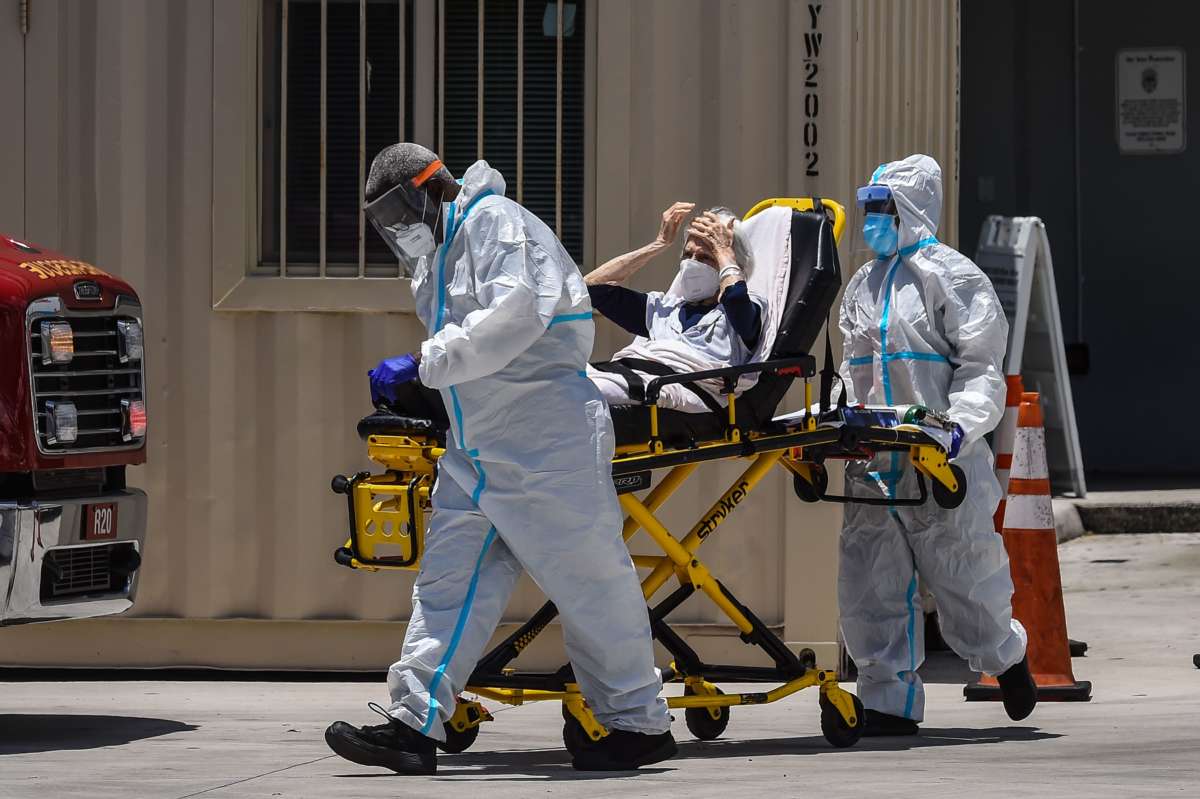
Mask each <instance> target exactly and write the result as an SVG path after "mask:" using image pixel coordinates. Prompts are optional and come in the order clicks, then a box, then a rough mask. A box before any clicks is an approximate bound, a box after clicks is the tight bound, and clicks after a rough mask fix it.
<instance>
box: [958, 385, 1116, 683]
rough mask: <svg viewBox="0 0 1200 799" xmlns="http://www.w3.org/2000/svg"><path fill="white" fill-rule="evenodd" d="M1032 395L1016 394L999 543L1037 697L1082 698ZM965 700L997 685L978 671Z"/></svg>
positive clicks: (1038, 415)
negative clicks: (1009, 572)
mask: <svg viewBox="0 0 1200 799" xmlns="http://www.w3.org/2000/svg"><path fill="white" fill-rule="evenodd" d="M1042 423H1043V420H1042V406H1041V402H1040V399H1039V397H1038V395H1037V394H1033V393H1026V394H1024V395H1023V396H1022V400H1021V407H1020V412H1019V414H1018V419H1017V432H1016V438H1015V441H1014V446H1013V460H1012V473H1011V476H1010V478H1009V481H1008V506H1007V508H1006V510H1005V512H1004V531H1003V533H1002V535H1003V536H1004V546H1005V549H1007V550H1008V560H1009V565H1010V568H1011V569H1012V579H1013V599H1012V606H1013V618H1015V619H1018V620H1019V621H1020V622H1021V623H1022V624H1024V625H1025V630H1026V631H1027V632H1028V633H1029V647H1028V649H1027V650H1026V655H1027V657H1028V658H1029V670H1030V671H1031V672H1033V680H1034V682H1035V683H1037V687H1038V700H1039V701H1060V702H1071V701H1074V702H1086V701H1088V700H1089V699H1091V698H1092V684H1091V683H1090V682H1079V681H1076V679H1075V675H1074V674H1073V673H1072V671H1071V652H1070V649H1069V648H1068V645H1067V613H1066V609H1065V608H1064V607H1063V595H1062V581H1061V579H1060V576H1059V571H1058V538H1057V536H1056V535H1055V532H1054V509H1053V507H1052V506H1051V504H1050V475H1049V470H1048V468H1047V466H1046V433H1045V430H1044V429H1043V427H1042ZM963 695H964V696H965V697H966V698H967V701H979V700H998V699H1000V686H999V684H997V682H996V680H995V678H993V677H989V676H987V675H984V677H983V679H981V680H980V681H979V682H978V683H976V684H974V685H968V686H967V687H966V688H964V689H963Z"/></svg>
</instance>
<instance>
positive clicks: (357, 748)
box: [325, 702, 437, 774]
mask: <svg viewBox="0 0 1200 799" xmlns="http://www.w3.org/2000/svg"><path fill="white" fill-rule="evenodd" d="M369 707H370V708H371V709H372V710H374V711H375V712H376V713H378V714H380V715H381V716H383V717H384V718H386V719H387V722H386V723H384V724H375V725H371V726H367V727H355V726H353V725H352V724H347V723H346V722H344V721H335V722H334V723H333V724H330V725H329V729H327V730H325V743H327V744H329V748H330V749H332V750H333V751H334V752H336V753H337V754H339V755H341V756H342V757H344V758H346V759H347V760H349V761H350V762H351V763H358V764H359V765H360V766H381V767H383V768H390V769H391V770H392V771H394V772H396V773H397V774H436V773H437V753H436V751H435V747H436V746H437V744H436V743H435V742H434V740H433V739H432V738H427V737H425V736H424V735H422V734H421V733H419V732H417V731H416V730H414V729H413V728H412V727H409V726H408V725H407V724H405V723H403V722H401V721H397V720H396V719H394V718H392V717H391V716H389V715H388V714H387V713H386V712H385V711H384V710H383V708H381V707H379V705H376V704H375V703H374V702H372V703H371V704H370V705H369Z"/></svg>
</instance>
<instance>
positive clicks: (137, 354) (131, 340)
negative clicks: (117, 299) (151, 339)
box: [117, 319, 144, 363]
mask: <svg viewBox="0 0 1200 799" xmlns="http://www.w3.org/2000/svg"><path fill="white" fill-rule="evenodd" d="M117 338H118V339H119V342H118V347H119V349H118V352H119V353H120V357H121V363H129V362H130V361H140V360H141V359H142V352H143V350H144V347H143V344H142V338H143V337H142V323H141V322H139V321H137V320H136V319H118V320H117Z"/></svg>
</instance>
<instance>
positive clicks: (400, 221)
mask: <svg viewBox="0 0 1200 799" xmlns="http://www.w3.org/2000/svg"><path fill="white" fill-rule="evenodd" d="M440 169H442V162H441V161H434V162H433V163H431V164H430V165H429V166H427V167H425V168H424V169H423V170H421V172H420V174H418V175H416V176H415V177H414V178H413V179H412V180H407V181H405V182H403V183H399V184H397V185H395V186H393V187H392V188H390V189H388V190H387V191H386V192H384V193H383V194H382V195H380V196H379V197H376V198H375V199H374V200H372V201H371V202H369V203H366V204H365V205H363V212H364V213H365V214H366V216H367V219H369V220H370V221H371V225H372V226H373V227H374V228H375V229H376V230H377V231H379V235H381V236H383V237H384V238H385V239H386V238H388V235H387V231H388V230H389V229H394V228H397V227H405V226H408V225H416V224H419V223H421V222H424V223H425V224H426V225H429V227H430V229H431V230H432V229H433V228H434V226H435V224H436V222H437V218H438V215H439V213H440V210H441V203H439V202H434V201H431V199H430V197H429V192H428V191H426V190H425V189H424V188H422V187H423V186H424V185H425V183H426V182H427V181H428V180H429V179H430V178H431V177H433V176H434V174H436V173H437V172H438V171H439V170H440Z"/></svg>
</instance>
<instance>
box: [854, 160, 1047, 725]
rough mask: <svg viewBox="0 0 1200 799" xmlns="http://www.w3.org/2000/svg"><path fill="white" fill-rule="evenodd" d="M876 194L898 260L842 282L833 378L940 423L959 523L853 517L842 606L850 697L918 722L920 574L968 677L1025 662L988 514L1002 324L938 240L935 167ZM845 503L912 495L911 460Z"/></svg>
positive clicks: (944, 517) (891, 176)
mask: <svg viewBox="0 0 1200 799" xmlns="http://www.w3.org/2000/svg"><path fill="white" fill-rule="evenodd" d="M871 182H872V183H875V184H882V185H884V186H887V187H888V188H889V189H891V192H892V196H893V198H894V199H895V203H896V208H897V212H898V214H899V218H900V229H899V233H900V236H899V239H900V241H899V245H898V247H899V252H898V253H897V254H895V255H892V256H890V257H887V258H880V259H877V260H875V261H872V262H870V263H867V264H865V265H864V266H863V267H862V268H861V269H859V270H858V271H857V272H856V273H855V274H854V276H853V277H852V278H851V279H850V282H849V284H848V285H847V286H846V292H845V296H844V298H843V300H842V307H841V313H840V317H839V325H840V327H841V331H842V334H843V336H844V337H845V339H844V353H845V356H844V360H843V362H842V368H841V374H842V375H843V376H848V378H849V380H848V384H847V399H848V400H849V401H850V402H851V403H866V404H879V405H906V404H920V405H925V406H928V407H930V408H933V409H935V410H938V411H946V412H947V413H948V414H949V415H950V418H951V419H953V420H954V421H955V422H957V423H958V424H959V425H960V426H961V427H962V429H963V432H964V433H965V437H964V440H963V444H962V449H961V451H960V453H959V456H958V458H957V459H956V460H955V461H954V462H955V463H956V464H957V465H958V466H960V467H961V468H962V469H963V471H964V472H965V473H966V479H967V496H966V499H965V500H964V502H963V504H962V505H960V506H959V507H958V508H956V509H954V510H943V509H942V508H940V507H938V505H937V504H936V503H935V502H934V501H933V500H932V499H930V500H928V501H927V502H925V503H924V504H923V505H921V506H918V507H895V508H890V507H879V506H870V505H847V506H846V514H845V522H844V525H843V528H842V536H841V560H840V566H839V576H838V601H839V604H840V606H841V617H842V634H843V636H844V638H845V641H846V647H847V648H848V649H849V651H850V655H851V656H852V657H853V658H854V662H855V664H856V665H857V666H858V693H859V697H860V698H861V699H862V701H863V704H864V705H865V706H866V707H867V708H868V709H871V710H876V711H880V712H883V713H888V714H891V715H893V716H903V717H906V718H910V719H913V720H914V721H921V720H922V719H923V718H924V708H925V694H924V690H923V688H922V685H921V680H920V678H919V677H918V676H917V673H916V672H917V668H918V667H919V666H920V665H921V663H922V661H923V660H924V658H925V645H924V618H923V616H922V614H921V607H920V598H919V597H918V596H917V575H918V574H920V576H921V579H922V580H924V581H925V583H926V584H927V585H928V586H929V587H930V588H931V589H932V591H933V594H934V597H935V598H936V602H937V609H938V618H939V621H940V622H941V631H942V635H943V637H944V638H945V640H946V643H948V644H949V645H950V646H951V648H953V649H954V651H955V652H957V653H958V654H959V655H960V656H962V657H964V658H966V659H967V661H968V662H969V664H970V666H971V668H972V669H974V670H975V671H983V672H986V673H988V674H993V675H995V674H999V673H1001V672H1003V671H1005V670H1007V669H1008V668H1009V667H1010V666H1012V665H1014V664H1016V663H1018V662H1019V661H1020V660H1021V658H1022V657H1023V656H1024V654H1025V630H1024V628H1023V627H1022V626H1021V624H1020V622H1018V621H1016V620H1015V619H1013V618H1012V592H1013V584H1012V577H1011V576H1010V574H1009V566H1008V555H1007V554H1006V553H1005V550H1004V544H1003V541H1002V540H1001V538H1000V536H999V535H998V534H997V533H996V532H995V530H994V522H993V519H992V514H993V513H994V512H995V510H996V506H997V504H998V503H999V501H1000V498H1001V492H1000V486H999V483H998V482H997V480H996V477H995V473H994V470H993V462H992V453H991V450H990V449H989V448H988V445H987V442H986V441H985V440H984V438H983V437H984V436H985V435H986V434H987V433H988V432H989V431H991V430H992V429H993V428H994V427H995V426H996V424H997V423H998V422H999V420H1000V417H1001V415H1002V414H1003V411H1004V396H1005V384H1004V372H1003V361H1004V352H1005V348H1006V344H1007V340H1008V322H1007V320H1006V319H1005V316H1004V310H1003V308H1001V306H1000V302H999V300H998V299H997V297H996V293H995V291H994V290H993V289H992V284H991V282H990V281H989V280H988V278H987V276H986V275H984V274H983V272H982V271H981V270H980V269H979V267H977V266H976V265H975V264H974V263H973V262H972V261H971V260H970V259H969V258H967V257H965V256H964V255H962V254H961V253H959V252H957V251H956V250H954V249H953V248H951V247H948V246H946V245H945V244H942V243H940V242H938V240H937V239H936V237H935V234H936V231H937V220H938V218H939V216H940V214H941V206H942V176H941V169H940V168H939V167H938V164H937V162H936V161H934V160H933V159H932V158H930V157H928V156H924V155H913V156H910V157H908V158H905V159H903V160H901V161H894V162H891V163H887V164H883V165H881V166H880V167H879V168H878V169H877V170H875V174H873V175H872V176H871ZM846 490H847V493H848V494H849V495H851V496H859V497H872V498H881V497H888V498H892V499H895V498H902V499H903V498H910V497H916V496H918V491H919V489H918V487H917V479H916V472H915V470H914V469H913V468H912V467H911V464H909V463H908V459H907V456H905V455H901V454H899V453H884V454H881V455H879V456H878V457H876V458H875V459H874V460H873V461H871V462H870V463H867V464H864V463H861V462H858V463H855V462H851V465H850V466H848V467H847V470H846Z"/></svg>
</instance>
